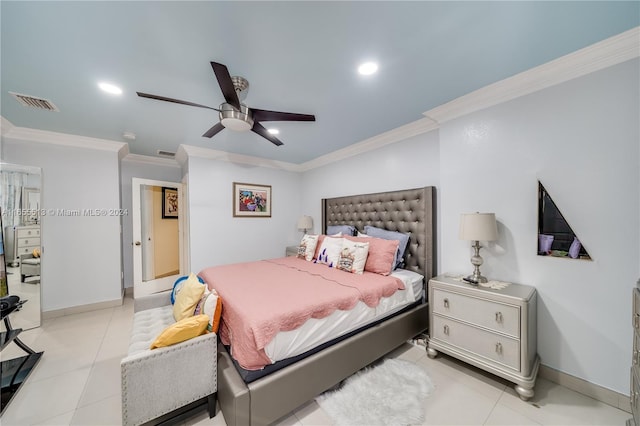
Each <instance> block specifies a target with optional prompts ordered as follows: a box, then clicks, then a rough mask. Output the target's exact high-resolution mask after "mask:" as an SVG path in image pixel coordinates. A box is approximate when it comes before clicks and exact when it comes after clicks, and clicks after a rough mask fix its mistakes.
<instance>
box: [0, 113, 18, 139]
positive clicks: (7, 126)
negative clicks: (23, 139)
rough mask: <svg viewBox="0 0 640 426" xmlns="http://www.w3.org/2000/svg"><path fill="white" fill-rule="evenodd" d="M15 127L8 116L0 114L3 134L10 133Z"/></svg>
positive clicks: (0, 125) (0, 126) (0, 132)
mask: <svg viewBox="0 0 640 426" xmlns="http://www.w3.org/2000/svg"><path fill="white" fill-rule="evenodd" d="M14 127H15V126H14V125H13V123H12V122H10V121H9V120H7V119H6V118H4V117H3V116H1V115H0V134H1V135H2V136H4V135H6V134H7V133H9V132H10V131H11V130H13V128H14Z"/></svg>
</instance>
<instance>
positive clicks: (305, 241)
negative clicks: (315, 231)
mask: <svg viewBox="0 0 640 426" xmlns="http://www.w3.org/2000/svg"><path fill="white" fill-rule="evenodd" d="M317 245H318V236H317V235H308V234H307V235H305V236H304V237H302V241H300V245H299V246H298V257H299V258H300V259H304V260H313V255H314V254H315V252H316V246H317Z"/></svg>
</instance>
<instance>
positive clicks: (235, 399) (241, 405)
mask: <svg viewBox="0 0 640 426" xmlns="http://www.w3.org/2000/svg"><path fill="white" fill-rule="evenodd" d="M434 204H435V188H434V187H424V188H417V189H409V190H401V191H391V192H382V193H374V194H364V195H355V196H347V197H337V198H329V199H323V200H322V233H323V234H324V233H326V230H327V227H328V226H334V225H352V226H354V227H356V228H357V229H358V230H362V229H364V227H365V226H366V225H370V226H375V227H378V228H383V229H387V230H390V231H398V232H403V233H410V235H411V237H410V240H409V244H408V246H407V249H406V252H405V255H404V259H403V260H404V266H403V268H404V269H405V270H407V271H412V272H415V273H418V274H420V275H422V276H424V278H425V279H424V281H423V282H422V283H421V286H422V290H423V293H422V294H425V295H426V291H424V290H426V288H425V286H426V282H427V281H428V279H429V278H431V277H432V276H433V275H434V260H435V256H434V246H435V244H434V236H435V231H434V225H435V221H434V214H433V212H434ZM296 261H299V262H305V261H304V260H299V259H280V260H273V261H272V262H271V263H276V264H278V267H287V268H291V267H295V268H298V267H299V266H300V265H301V264H300V263H298V264H296V263H295V262H296ZM265 263H269V262H265ZM281 264H282V265H281ZM283 265H284V266H283ZM271 266H272V265H270V267H271ZM309 267H310V268H311V266H310V265H309ZM325 268H326V267H325ZM327 269H329V268H327ZM203 272H205V271H202V272H201V274H202V273H203ZM312 273H315V270H313V271H312ZM337 273H342V274H347V273H345V272H341V271H337ZM204 275H206V273H205V274H204ZM348 275H351V274H348ZM205 279H206V278H205ZM223 311H224V296H223ZM390 311H393V312H391V313H389V314H388V315H387V314H385V315H384V316H383V317H384V318H380V319H375V320H374V321H373V322H372V323H371V322H370V323H368V324H367V325H366V326H364V325H363V326H362V327H360V328H356V329H354V330H349V332H348V333H345V334H343V335H342V336H341V337H340V338H337V339H332V340H330V341H327V342H323V344H321V346H320V347H317V348H314V349H312V350H309V351H303V353H301V354H300V355H298V356H293V357H290V358H287V359H283V360H278V362H277V363H276V364H275V365H278V364H280V366H279V368H278V369H275V371H273V372H269V374H267V375H263V376H262V377H259V378H252V379H250V380H247V379H246V377H245V376H244V375H242V374H241V372H242V371H243V369H242V368H238V366H237V364H238V361H237V360H234V359H232V357H231V356H230V355H229V352H228V350H227V348H226V347H225V346H224V345H223V344H222V342H220V343H219V345H218V400H219V402H220V407H221V409H222V412H223V413H224V417H225V420H226V423H227V424H228V425H265V424H269V423H272V422H274V421H276V420H278V419H279V418H281V417H282V416H284V415H286V414H287V413H289V412H291V411H293V410H294V409H296V408H297V407H299V406H300V405H302V404H303V403H305V402H306V401H309V400H311V399H312V398H314V397H315V396H317V395H318V394H320V393H322V392H323V391H325V390H327V389H329V388H331V387H333V386H335V385H336V384H338V383H339V382H340V381H342V380H344V379H345V378H346V377H348V376H350V375H351V374H353V373H355V372H356V371H358V370H359V369H361V368H363V367H365V366H367V365H369V364H370V363H372V362H374V361H375V360H377V359H378V358H380V357H382V356H384V355H385V354H387V353H389V352H390V351H392V350H393V349H395V348H396V347H398V346H400V345H401V344H403V343H404V342H405V341H407V340H409V339H411V338H412V337H414V336H416V335H418V334H420V333H423V332H424V331H425V330H426V329H427V326H428V308H427V303H426V300H425V298H424V297H421V298H419V300H417V301H411V303H409V304H408V305H407V307H406V308H401V309H397V310H396V311H394V310H393V309H391V310H390ZM316 343H317V342H316ZM285 346H286V345H285ZM272 356H273V355H272V354H271V355H269V356H268V357H269V358H272ZM278 358H280V357H278ZM246 362H247V363H250V364H251V365H250V367H257V366H259V364H255V365H254V364H252V363H251V362H250V361H246ZM258 370H261V369H258ZM265 370H266V369H265Z"/></svg>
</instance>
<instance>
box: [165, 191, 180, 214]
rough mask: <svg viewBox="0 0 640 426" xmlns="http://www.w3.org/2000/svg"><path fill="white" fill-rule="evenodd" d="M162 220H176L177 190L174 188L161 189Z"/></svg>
mask: <svg viewBox="0 0 640 426" xmlns="http://www.w3.org/2000/svg"><path fill="white" fill-rule="evenodd" d="M162 218H163V219H177V218H178V190H177V189H175V188H164V187H163V188H162Z"/></svg>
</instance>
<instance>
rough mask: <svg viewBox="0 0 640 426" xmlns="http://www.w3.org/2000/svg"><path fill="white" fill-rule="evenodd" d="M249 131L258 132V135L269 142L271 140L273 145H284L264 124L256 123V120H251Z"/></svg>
mask: <svg viewBox="0 0 640 426" xmlns="http://www.w3.org/2000/svg"><path fill="white" fill-rule="evenodd" d="M251 131H252V132H255V133H257V134H259V135H260V136H262V137H263V138H265V139H267V140H268V141H269V142H271V143H272V144H274V145H277V146H280V145H284V144H283V143H282V142H280V140H279V139H278V138H276V137H275V136H273V135H272V134H271V133H269V131H268V130H267V129H265V128H264V126H263V125H261V124H260V123H258V122H257V121H254V122H253V127H252V128H251Z"/></svg>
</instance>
